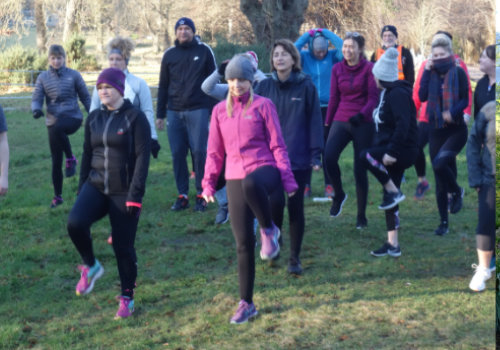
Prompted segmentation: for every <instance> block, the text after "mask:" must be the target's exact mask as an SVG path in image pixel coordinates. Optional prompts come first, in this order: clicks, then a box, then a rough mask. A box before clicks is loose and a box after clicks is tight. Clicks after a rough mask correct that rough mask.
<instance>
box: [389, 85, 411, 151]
mask: <svg viewBox="0 0 500 350" xmlns="http://www.w3.org/2000/svg"><path fill="white" fill-rule="evenodd" d="M389 98H390V101H386V102H387V103H389V106H390V108H391V112H392V115H393V116H394V119H395V124H396V125H395V129H394V132H393V133H392V136H391V139H390V140H389V145H388V149H389V150H388V152H387V154H389V155H390V156H391V157H394V158H396V159H399V157H400V150H401V149H402V147H403V145H404V141H405V140H406V139H408V131H409V129H410V118H411V107H410V106H411V103H412V101H411V98H410V97H409V95H405V94H403V93H401V92H400V91H398V90H397V89H396V90H394V91H393V93H392V94H391V95H390V96H389Z"/></svg>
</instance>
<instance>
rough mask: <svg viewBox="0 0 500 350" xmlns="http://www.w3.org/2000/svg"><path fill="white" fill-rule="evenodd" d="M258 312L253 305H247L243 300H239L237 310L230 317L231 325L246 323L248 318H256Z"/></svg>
mask: <svg viewBox="0 0 500 350" xmlns="http://www.w3.org/2000/svg"><path fill="white" fill-rule="evenodd" d="M257 314H258V312H257V309H256V308H255V305H254V304H253V303H251V304H249V303H247V302H246V301H245V300H240V303H239V304H238V309H237V310H236V312H235V314H234V316H233V317H231V323H232V324H241V323H245V322H247V321H248V320H249V319H250V318H252V317H255V316H257Z"/></svg>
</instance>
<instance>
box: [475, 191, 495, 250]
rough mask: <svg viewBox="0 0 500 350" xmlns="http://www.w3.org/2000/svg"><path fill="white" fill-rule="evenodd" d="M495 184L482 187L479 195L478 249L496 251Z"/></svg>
mask: <svg viewBox="0 0 500 350" xmlns="http://www.w3.org/2000/svg"><path fill="white" fill-rule="evenodd" d="M495 198H496V194H495V182H491V184H485V185H482V186H481V187H480V191H479V193H478V202H479V209H478V223H477V230H476V245H477V249H480V250H484V251H494V250H495V216H496V214H495Z"/></svg>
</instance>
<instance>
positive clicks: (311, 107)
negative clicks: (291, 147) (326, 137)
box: [306, 80, 324, 167]
mask: <svg viewBox="0 0 500 350" xmlns="http://www.w3.org/2000/svg"><path fill="white" fill-rule="evenodd" d="M306 98H307V100H306V108H307V110H306V114H307V116H308V117H309V152H310V154H311V165H312V166H314V167H321V154H322V152H323V147H324V145H323V137H321V135H322V134H323V120H322V117H321V109H320V104H319V97H318V91H317V90H316V87H315V86H314V84H313V83H312V81H310V80H309V84H307V92H306Z"/></svg>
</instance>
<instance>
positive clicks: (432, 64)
mask: <svg viewBox="0 0 500 350" xmlns="http://www.w3.org/2000/svg"><path fill="white" fill-rule="evenodd" d="M433 66H434V62H432V56H429V58H427V62H425V69H427V70H431V69H432V67H433Z"/></svg>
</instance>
